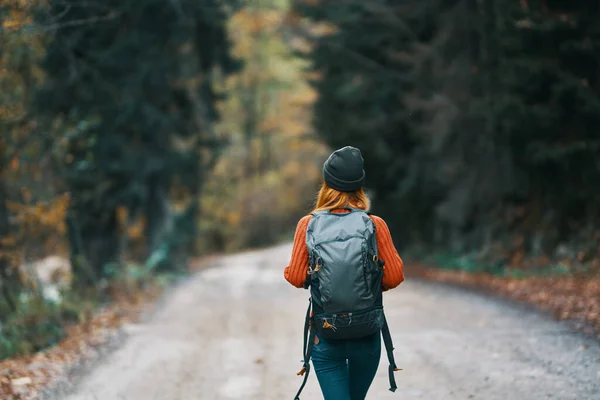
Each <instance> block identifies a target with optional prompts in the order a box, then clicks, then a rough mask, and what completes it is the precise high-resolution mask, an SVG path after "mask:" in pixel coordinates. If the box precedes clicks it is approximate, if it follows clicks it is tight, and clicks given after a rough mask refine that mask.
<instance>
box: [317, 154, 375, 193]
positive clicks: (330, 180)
mask: <svg viewBox="0 0 600 400" xmlns="http://www.w3.org/2000/svg"><path fill="white" fill-rule="evenodd" d="M363 165H364V160H363V157H362V154H361V152H360V150H359V149H357V148H356V147H352V146H346V147H344V148H341V149H339V150H336V151H334V152H333V153H331V155H330V156H329V158H328V159H327V161H325V164H323V178H324V180H325V183H326V184H327V185H328V186H329V187H331V188H333V189H335V190H339V191H340V192H353V191H355V190H358V189H360V188H361V187H362V186H363V185H364V183H365V170H364V169H363Z"/></svg>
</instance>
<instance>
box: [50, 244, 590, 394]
mask: <svg viewBox="0 0 600 400" xmlns="http://www.w3.org/2000/svg"><path fill="white" fill-rule="evenodd" d="M290 250H291V247H290V246H288V245H284V246H279V247H275V248H272V249H269V250H264V251H256V252H251V253H245V254H239V255H235V256H230V257H225V258H222V259H220V260H219V261H218V263H219V264H220V265H219V266H217V267H215V268H212V269H209V270H206V271H204V272H202V273H200V274H198V275H197V276H195V277H194V278H193V279H191V280H190V281H189V282H188V283H186V284H185V285H183V286H182V287H181V288H179V289H177V291H176V292H175V293H173V295H171V296H170V297H169V298H168V300H167V301H166V304H164V306H162V307H161V309H160V310H159V311H158V312H157V313H156V314H155V315H154V317H153V318H152V319H151V320H150V321H148V322H145V323H142V324H139V325H137V326H133V327H130V328H129V330H130V332H131V335H130V337H129V339H128V340H127V341H126V343H125V344H124V345H123V346H122V347H121V348H120V349H119V350H117V351H116V352H114V353H112V354H111V355H110V356H109V357H108V358H107V359H106V360H105V361H104V362H103V363H102V364H101V365H99V366H98V367H97V368H95V369H94V370H93V371H92V372H91V373H90V374H89V375H88V376H87V377H86V378H84V379H83V381H82V382H81V384H80V385H79V388H78V391H77V392H76V393H72V394H71V395H69V396H66V395H65V396H61V397H60V399H68V400H124V399H127V400H153V399H156V400H179V399H181V400H183V399H185V400H192V399H193V400H196V399H202V400H221V399H223V400H227V399H244V400H248V399H256V400H285V399H289V400H291V399H292V398H293V396H294V394H295V392H296V390H297V388H298V385H299V384H300V378H299V377H297V376H296V372H297V371H298V370H299V368H300V366H301V364H300V359H301V345H302V339H301V338H302V324H303V317H304V316H303V315H304V312H305V309H306V305H307V298H308V292H307V291H304V290H299V289H294V288H292V287H291V286H289V285H288V284H287V282H285V281H284V280H283V276H282V269H283V267H284V266H285V264H286V262H287V261H288V259H289V254H290ZM385 305H386V310H387V317H388V320H389V321H390V325H391V331H392V335H393V337H394V340H395V345H396V352H395V353H396V360H397V361H398V364H399V367H401V368H404V371H401V372H398V373H397V374H396V376H397V381H398V386H399V389H398V391H397V392H396V393H391V392H389V391H388V382H387V368H386V367H387V360H386V358H385V356H384V355H382V361H381V365H380V369H379V372H378V375H377V377H376V379H375V381H374V383H373V386H372V389H371V392H370V394H369V396H368V399H382V400H383V399H398V400H400V399H402V400H407V399H423V400H455V399H456V400H459V399H460V400H463V399H483V400H500V399H502V400H537V399H560V400H567V399H569V400H571V399H572V400H598V399H600V346H599V345H598V344H597V343H595V342H591V341H587V340H586V339H583V338H582V337H581V336H579V335H576V334H572V333H570V332H569V329H568V328H567V327H566V326H565V325H563V324H559V323H556V322H554V321H551V320H549V319H547V318H545V317H543V316H540V315H537V314H535V313H529V312H526V311H523V310H520V309H518V308H515V307H512V306H510V305H507V304H504V303H502V302H499V301H496V300H492V299H488V298H485V297H482V296H479V295H476V294H472V293H466V292H462V291H460V290H457V289H452V288H446V287H443V286H438V285H433V284H427V283H421V282H416V281H412V282H411V281H410V280H408V281H406V282H405V283H403V284H402V285H401V286H400V288H399V289H398V290H395V291H392V292H389V293H386V297H385ZM302 399H307V400H314V399H322V396H321V394H320V390H319V388H318V384H317V381H316V377H315V376H314V375H312V376H311V379H310V380H309V384H308V385H307V388H306V389H305V391H304V393H303V396H302Z"/></svg>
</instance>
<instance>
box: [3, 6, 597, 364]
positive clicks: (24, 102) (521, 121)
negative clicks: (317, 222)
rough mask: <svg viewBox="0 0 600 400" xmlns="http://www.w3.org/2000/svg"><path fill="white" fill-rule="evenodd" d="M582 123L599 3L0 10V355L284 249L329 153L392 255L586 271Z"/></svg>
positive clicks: (592, 186) (591, 226) (592, 104)
mask: <svg viewBox="0 0 600 400" xmlns="http://www.w3.org/2000/svg"><path fill="white" fill-rule="evenodd" d="M599 126H600V6H599V4H598V2H597V1H591V0H571V1H559V0H486V1H477V0H402V1H400V0H373V1H368V2H367V1H359V0H292V1H287V0H199V1H189V0H170V1H166V0H145V1H143V2H139V1H133V0H119V1H115V0H103V1H97V0H89V1H88V0H86V1H81V0H0V359H2V358H10V357H15V356H18V355H26V354H32V353H35V352H38V351H40V350H43V349H45V348H47V347H49V346H52V345H55V344H56V343H58V342H60V341H61V340H63V339H64V338H65V337H66V335H67V329H66V327H67V326H70V325H72V324H77V323H81V322H82V321H84V320H85V319H86V318H89V315H90V314H91V313H94V312H96V311H97V310H98V309H100V307H101V306H102V305H105V304H108V303H110V302H113V301H117V300H118V299H128V300H127V301H131V299H132V298H134V297H135V296H138V295H139V294H140V293H146V292H152V291H153V290H155V288H156V287H162V286H165V285H168V284H169V283H170V282H173V281H175V280H178V279H181V278H182V277H184V276H185V275H186V274H187V273H189V272H190V268H189V265H190V263H193V261H194V260H196V259H197V258H198V257H201V256H205V255H207V254H214V253H223V252H233V251H238V250H241V249H248V248H257V247H263V246H267V245H271V244H274V243H278V242H281V241H286V240H291V238H292V236H291V235H292V233H293V230H294V228H295V224H296V222H297V220H298V218H299V217H301V216H302V215H305V214H306V213H307V212H308V211H309V210H310V208H311V205H312V203H313V201H314V196H315V194H316V192H317V190H318V187H319V184H320V179H321V168H322V163H323V161H324V160H325V158H326V157H327V155H328V154H329V151H330V150H331V149H335V148H339V147H343V146H345V145H352V146H356V147H358V148H360V149H361V151H362V152H363V155H364V158H365V170H366V174H367V178H366V187H367V189H368V193H369V195H370V198H371V200H372V203H373V212H374V213H376V214H378V215H381V216H383V217H384V218H385V219H386V221H387V222H388V225H389V227H390V230H391V232H392V234H393V237H394V241H395V244H396V246H397V247H398V249H399V250H401V253H402V254H403V257H404V258H406V259H410V260H418V261H419V262H424V263H428V264H430V265H436V266H442V267H444V266H445V267H448V268H458V269H463V270H467V271H470V272H483V273H488V274H492V275H495V276H501V275H510V276H517V275H518V276H525V277H526V276H530V275H539V274H545V275H553V274H561V276H562V275H568V276H574V275H576V276H581V277H584V279H586V280H587V279H592V277H594V279H597V277H598V276H599V274H600V258H599V256H600V253H599V252H600V214H599V210H598V207H597V205H598V204H600V189H599V188H600V186H599V185H598V182H600V135H599V134H598V129H599V128H598V127H599ZM594 132H596V133H594ZM49 264H53V265H59V266H60V267H57V268H54V269H52V273H51V274H48V273H46V275H47V276H42V275H43V274H41V273H40V271H42V270H44V268H45V267H44V266H46V267H47V266H48V265H49ZM282 267H283V266H282ZM596 306H597V305H596ZM596 309H597V310H598V315H597V317H598V316H600V308H596ZM599 326H600V325H599Z"/></svg>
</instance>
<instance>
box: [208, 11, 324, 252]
mask: <svg viewBox="0 0 600 400" xmlns="http://www.w3.org/2000/svg"><path fill="white" fill-rule="evenodd" d="M287 14H288V12H287V9H286V8H283V7H280V8H265V9H260V8H257V7H253V8H245V9H243V10H242V11H240V12H239V13H238V14H236V15H235V16H234V17H233V18H232V19H231V22H230V26H229V29H230V32H231V36H232V38H233V40H234V51H235V54H236V55H237V56H238V57H240V58H242V59H243V60H244V61H245V63H246V67H245V68H244V69H243V70H242V71H241V72H240V73H239V74H238V75H235V76H232V77H230V78H229V79H228V80H227V81H226V82H225V84H224V86H225V89H226V90H227V91H228V93H229V96H228V98H227V100H226V101H224V102H222V103H221V104H219V110H220V112H221V115H222V118H223V119H222V121H221V122H220V123H219V125H218V127H217V130H218V132H219V133H220V134H221V135H223V136H227V137H228V138H229V139H230V142H231V145H230V147H229V148H228V150H227V152H226V153H225V154H224V155H223V156H222V157H221V158H220V160H219V161H218V163H217V165H216V166H215V168H214V170H213V171H212V175H211V176H210V177H209V179H208V181H207V183H206V186H205V190H204V195H203V198H202V199H201V200H202V210H203V218H202V219H201V221H202V222H201V230H202V231H203V232H204V235H201V237H202V238H203V239H202V241H201V243H200V244H199V245H200V246H201V248H203V249H205V250H206V249H207V247H208V248H209V249H210V250H214V248H210V247H211V246H213V247H216V250H224V251H229V250H238V249H241V248H246V247H256V246H262V245H266V244H269V243H272V242H274V241H277V240H280V239H282V238H288V239H289V235H290V232H291V231H292V230H293V228H294V227H295V223H296V222H297V219H298V218H299V217H300V216H302V215H304V214H305V213H306V212H308V210H309V209H310V207H311V203H312V201H313V199H314V196H315V193H316V191H317V189H318V185H319V182H320V179H321V165H322V162H323V161H324V159H325V157H326V156H327V148H326V147H325V146H324V145H323V144H322V143H321V142H319V141H318V140H316V139H315V138H314V135H313V133H312V130H311V129H312V128H311V106H312V104H313V102H314V101H315V100H316V93H315V91H314V90H313V89H312V88H311V87H310V85H309V84H308V80H307V79H306V75H305V72H304V67H305V61H304V60H301V59H299V58H297V57H295V56H294V55H293V54H292V51H291V49H290V48H289V46H288V44H287V43H286V42H285V41H284V39H283V37H282V36H281V35H280V33H281V32H282V31H283V29H282V28H284V26H282V24H286V23H287V21H286V16H287ZM252 96H254V99H255V100H254V102H248V101H247V100H246V99H248V98H252ZM249 118H250V122H252V121H253V120H255V121H254V122H255V123H254V124H253V125H252V124H248V122H249V121H248V119H249ZM207 238H212V240H207Z"/></svg>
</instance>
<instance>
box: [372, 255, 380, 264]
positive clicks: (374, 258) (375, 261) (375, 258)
mask: <svg viewBox="0 0 600 400" xmlns="http://www.w3.org/2000/svg"><path fill="white" fill-rule="evenodd" d="M373 262H374V263H378V262H379V256H378V255H377V254H375V255H374V256H373Z"/></svg>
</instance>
